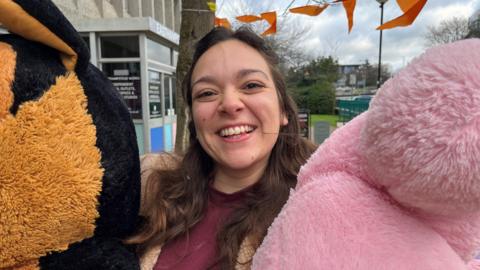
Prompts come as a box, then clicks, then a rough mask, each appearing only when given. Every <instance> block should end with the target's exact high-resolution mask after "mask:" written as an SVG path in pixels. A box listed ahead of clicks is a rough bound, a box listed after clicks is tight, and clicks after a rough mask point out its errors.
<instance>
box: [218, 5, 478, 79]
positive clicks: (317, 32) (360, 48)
mask: <svg viewBox="0 0 480 270" xmlns="http://www.w3.org/2000/svg"><path fill="white" fill-rule="evenodd" d="M291 2H292V0H275V1H273V0H272V1H267V0H255V1H254V0H217V9H218V10H217V16H218V17H227V18H229V20H230V21H231V22H235V19H234V18H235V16H238V15H244V14H238V13H241V11H240V10H242V9H245V6H247V7H248V8H247V9H250V11H251V10H257V11H258V13H262V12H266V11H272V10H275V11H277V14H278V15H282V13H283V11H285V10H286V8H287V7H288V5H289V4H290V3H291ZM307 2H309V3H310V4H314V2H313V1H308V0H295V1H294V3H293V4H292V6H291V7H297V6H302V5H305V4H307ZM478 9H480V0H429V1H428V2H427V4H426V5H425V7H424V8H423V10H422V12H421V13H420V15H419V16H418V17H417V19H416V20H415V22H414V23H413V24H412V25H411V26H408V27H401V28H395V29H391V30H385V31H383V46H382V51H383V53H382V63H388V64H389V65H390V66H391V67H392V69H393V70H394V71H398V70H399V69H400V68H402V67H403V66H405V65H406V64H408V62H409V61H410V60H411V59H412V58H414V57H415V56H418V55H419V54H421V53H422V52H423V51H425V39H424V35H425V33H426V31H427V27H428V26H432V25H438V24H439V23H440V22H441V21H442V20H445V19H448V18H452V17H455V16H456V17H467V18H469V17H470V16H471V15H472V14H473V13H474V12H475V11H476V10H478ZM401 14H402V12H401V10H400V9H399V7H398V6H397V2H396V1H395V0H390V1H388V2H387V3H386V4H385V9H384V22H386V21H388V20H391V19H393V18H396V17H398V16H400V15H401ZM284 16H287V19H286V20H284V19H283V18H284V17H280V20H279V24H281V23H282V22H284V21H286V23H285V24H288V25H283V27H295V26H301V25H306V26H307V27H308V28H309V29H310V30H309V33H308V36H307V37H306V38H305V40H304V41H303V42H302V44H301V48H303V49H304V51H305V52H306V53H307V54H308V55H310V56H312V57H317V56H321V55H328V54H331V55H334V56H335V57H336V58H337V59H338V60H339V62H340V64H360V63H363V62H365V60H366V59H368V60H369V61H370V62H371V63H378V47H379V31H377V30H375V28H376V27H377V26H378V25H379V23H380V8H379V4H378V3H377V1H375V0H358V1H357V6H356V9H355V14H354V26H353V29H352V32H351V33H350V34H348V24H347V19H346V15H345V11H344V9H343V7H342V5H341V4H340V5H335V6H330V7H329V8H327V9H326V10H325V11H324V12H323V13H322V14H320V15H319V16H316V17H309V16H305V15H299V14H291V13H288V14H286V15H284ZM278 28H279V29H281V28H282V25H279V27H278Z"/></svg>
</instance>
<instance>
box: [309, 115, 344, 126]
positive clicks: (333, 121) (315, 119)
mask: <svg viewBox="0 0 480 270" xmlns="http://www.w3.org/2000/svg"><path fill="white" fill-rule="evenodd" d="M338 120H339V119H338V115H329V114H312V115H310V124H311V125H312V126H314V125H315V123H316V122H318V121H325V122H328V123H329V124H330V126H332V127H337V121H338Z"/></svg>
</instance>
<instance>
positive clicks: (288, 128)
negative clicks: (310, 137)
mask: <svg viewBox="0 0 480 270" xmlns="http://www.w3.org/2000/svg"><path fill="white" fill-rule="evenodd" d="M232 39H235V40H238V41H241V42H243V43H245V44H247V45H249V46H250V47H252V48H254V49H255V50H256V51H257V52H258V53H260V54H261V55H262V56H263V58H264V59H265V60H266V62H267V63H268V65H269V67H270V72H271V74H272V78H273V81H274V83H275V88H276V90H277V92H278V102H279V104H280V108H281V110H282V112H283V113H284V114H285V115H286V116H287V118H288V124H287V125H285V126H282V127H281V129H280V133H279V137H278V140H277V142H276V144H275V145H274V147H273V149H272V153H271V155H270V158H269V161H268V165H267V167H266V169H265V172H264V174H263V176H262V177H261V178H260V179H259V181H258V182H257V183H256V184H255V185H254V187H253V188H251V189H249V190H248V192H247V194H246V197H245V201H244V202H243V204H242V205H239V206H238V207H236V208H235V210H234V211H233V212H232V214H230V216H229V217H228V219H227V221H226V222H225V223H224V224H223V227H222V228H221V230H220V231H219V233H218V235H217V250H218V254H219V257H218V258H217V261H216V263H215V267H219V268H220V269H234V267H235V265H236V264H237V263H238V262H237V255H238V252H239V250H240V246H241V244H242V242H243V240H244V239H245V238H246V237H248V240H249V244H251V245H252V246H253V248H254V249H256V248H258V246H259V245H260V244H261V242H262V240H263V238H264V237H265V235H266V233H267V229H268V227H269V226H270V224H271V223H272V222H273V220H274V218H275V217H276V216H277V214H278V213H279V212H280V210H281V208H282V206H283V205H284V204H285V202H286V201H287V198H288V195H289V192H290V189H291V188H293V187H294V186H295V185H296V183H297V179H296V178H297V173H298V171H299V169H300V166H301V165H302V164H304V163H305V162H306V160H307V158H308V157H309V156H310V154H311V153H312V152H313V150H314V148H315V146H314V145H313V144H312V143H310V142H309V141H307V140H305V139H303V138H301V136H300V135H299V134H300V127H299V121H298V118H297V108H296V106H295V103H294V102H293V100H292V99H291V98H290V97H289V96H288V94H287V89H286V84H285V81H284V79H283V76H282V74H281V73H280V71H279V70H278V68H277V65H278V57H277V55H276V54H275V53H274V51H273V50H272V49H271V48H270V47H268V46H267V45H266V43H265V41H264V40H263V39H262V38H260V37H258V36H257V35H256V34H255V33H253V32H252V31H250V30H249V29H247V28H240V29H239V30H237V31H231V30H228V29H225V28H221V27H218V28H215V29H213V30H212V31H211V32H210V33H208V34H207V35H206V36H205V37H204V38H203V39H201V40H200V41H199V43H198V44H197V47H196V51H195V54H194V57H193V64H192V66H191V68H190V70H189V71H188V73H187V74H186V76H185V80H184V81H183V89H182V90H183V98H184V99H185V101H186V102H187V104H188V106H189V107H190V108H191V106H192V96H191V93H192V89H191V76H192V71H193V69H194V68H195V65H196V63H197V62H198V60H199V58H200V57H201V56H202V55H203V54H204V53H205V52H206V51H207V50H208V49H209V48H211V47H212V46H214V45H216V44H218V43H220V42H224V41H227V40H232ZM190 119H193V117H190ZM188 128H189V131H190V137H189V138H190V145H189V148H188V149H187V151H186V153H185V155H184V156H183V158H180V160H179V165H178V167H175V168H173V169H168V170H167V169H161V168H158V169H154V170H153V172H151V174H150V176H149V178H148V179H147V184H146V185H147V186H146V189H145V190H147V191H148V192H147V193H146V196H145V204H144V211H143V212H144V214H145V216H146V218H147V220H146V222H145V224H144V226H143V227H142V228H141V230H140V231H139V232H138V233H137V234H136V235H135V236H133V237H132V238H130V239H129V240H128V241H127V242H128V243H133V244H138V250H139V253H140V255H142V254H144V253H145V252H146V251H147V250H148V249H149V248H150V247H152V246H154V245H161V244H164V243H166V242H168V241H171V240H173V239H175V238H176V237H179V236H181V235H187V236H188V233H189V230H190V229H191V228H192V227H193V226H195V224H197V223H198V222H199V221H200V220H201V219H202V217H203V215H204V211H205V209H206V206H207V201H208V187H209V180H210V179H212V177H213V171H214V167H215V161H214V160H213V159H212V158H211V157H210V156H209V155H208V154H207V153H206V152H205V151H204V150H203V148H202V147H201V145H200V143H199V141H198V140H197V138H196V131H195V127H194V123H193V121H192V120H190V122H189V124H188Z"/></svg>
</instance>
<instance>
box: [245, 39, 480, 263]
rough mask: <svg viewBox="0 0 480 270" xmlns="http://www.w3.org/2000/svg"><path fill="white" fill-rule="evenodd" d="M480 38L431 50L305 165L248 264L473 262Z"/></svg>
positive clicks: (479, 155)
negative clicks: (295, 184)
mask: <svg viewBox="0 0 480 270" xmlns="http://www.w3.org/2000/svg"><path fill="white" fill-rule="evenodd" d="M478 247H480V40H478V39H470V40H464V41H460V42H456V43H452V44H448V45H443V46H440V47H437V48H433V49H430V50H428V51H427V52H426V53H425V54H423V55H422V56H420V57H419V58H417V59H415V60H414V61H413V62H412V63H411V64H410V65H409V66H408V67H407V68H405V69H404V70H402V71H401V72H399V73H398V74H397V75H396V76H395V77H394V78H392V79H390V80H389V81H388V82H386V83H385V85H384V86H383V87H382V88H381V90H380V91H379V92H378V94H377V95H376V97H375V98H374V100H373V101H372V104H371V106H370V109H369V110H368V111H367V112H366V113H364V114H362V115H360V116H358V117H357V118H355V119H354V120H352V121H351V122H349V123H348V124H347V125H345V126H344V127H342V128H340V129H339V130H337V131H336V132H335V133H333V134H332V136H331V137H330V138H329V139H328V140H327V141H326V142H325V143H323V144H322V145H321V146H320V147H319V149H318V150H317V151H316V152H315V153H314V154H313V155H312V157H311V158H310V160H309V161H308V163H307V164H306V165H304V166H303V167H302V169H301V171H300V173H299V176H298V185H297V187H296V188H295V190H294V191H292V192H291V195H290V198H289V200H288V202H287V204H286V205H285V206H284V208H283V210H282V211H281V213H280V215H279V216H278V217H277V219H276V220H275V221H274V223H273V224H272V226H271V228H270V229H269V232H268V235H267V236H266V238H265V239H264V241H263V244H262V245H261V247H260V248H259V249H258V250H257V253H256V255H255V257H254V259H253V269H262V270H265V269H276V270H277V269H326V270H332V269H345V270H350V269H352V270H353V269H355V270H367V269H368V270H383V269H392V270H393V269H395V270H407V269H408V270H410V269H411V270H417V269H419V270H443V269H445V270H456V269H473V268H475V269H477V268H476V267H478V266H476V265H477V264H478V262H476V261H475V260H474V256H475V255H476V251H477V250H476V249H477V248H478Z"/></svg>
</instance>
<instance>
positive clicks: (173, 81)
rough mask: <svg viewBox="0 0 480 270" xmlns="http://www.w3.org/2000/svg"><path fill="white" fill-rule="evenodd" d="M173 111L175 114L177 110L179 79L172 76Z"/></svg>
mask: <svg viewBox="0 0 480 270" xmlns="http://www.w3.org/2000/svg"><path fill="white" fill-rule="evenodd" d="M171 82H172V109H173V113H175V111H176V110H177V77H175V76H172V80H171Z"/></svg>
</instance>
